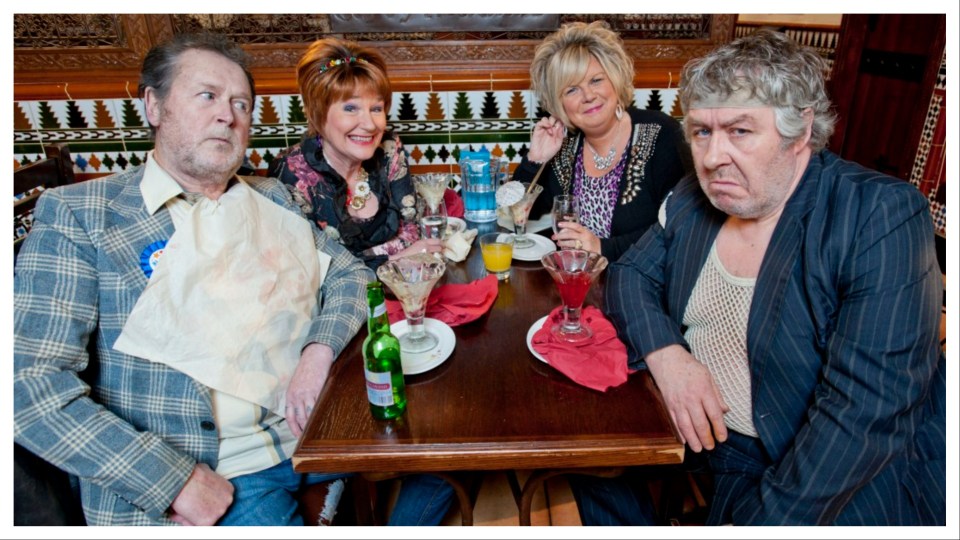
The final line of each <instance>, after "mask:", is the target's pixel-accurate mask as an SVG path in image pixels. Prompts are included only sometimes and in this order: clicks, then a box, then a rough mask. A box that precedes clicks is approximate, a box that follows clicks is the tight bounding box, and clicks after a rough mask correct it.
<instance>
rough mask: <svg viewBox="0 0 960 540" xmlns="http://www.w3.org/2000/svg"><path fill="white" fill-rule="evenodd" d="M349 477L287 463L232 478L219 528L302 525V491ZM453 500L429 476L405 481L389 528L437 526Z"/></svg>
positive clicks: (449, 489)
mask: <svg viewBox="0 0 960 540" xmlns="http://www.w3.org/2000/svg"><path fill="white" fill-rule="evenodd" d="M349 476H351V475H350V474H343V473H338V474H318V473H308V474H300V473H297V472H294V470H293V464H292V462H291V461H290V460H289V459H288V460H286V461H284V462H282V463H279V464H277V465H274V466H273V467H270V468H269V469H265V470H262V471H260V472H256V473H253V474H246V475H243V476H238V477H236V478H232V479H231V480H230V483H231V484H233V488H234V491H233V504H231V505H230V508H228V509H227V513H226V514H224V515H223V517H221V518H220V521H219V522H218V523H217V524H218V525H227V526H234V525H256V526H270V525H303V518H302V517H301V516H300V513H299V512H297V493H298V492H299V491H300V490H301V488H303V487H305V486H309V485H313V484H318V483H320V482H326V481H328V480H334V479H336V478H346V477H349ZM452 500H453V488H452V487H451V486H450V485H449V484H447V483H446V482H444V481H443V480H441V479H439V478H437V477H435V476H430V475H415V476H409V477H407V478H404V480H403V483H402V485H401V488H400V496H399V497H398V498H397V504H396V505H395V507H394V510H393V514H392V515H391V516H390V522H389V524H390V525H439V524H440V522H441V521H442V520H443V517H444V515H445V514H446V513H447V509H448V508H449V507H450V503H451V501H452Z"/></svg>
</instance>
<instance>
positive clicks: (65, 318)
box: [14, 167, 373, 525]
mask: <svg viewBox="0 0 960 540" xmlns="http://www.w3.org/2000/svg"><path fill="white" fill-rule="evenodd" d="M142 178H143V167H138V168H136V169H133V170H130V171H128V172H124V173H120V174H116V175H113V176H109V177H106V178H103V179H97V180H91V181H88V182H82V183H80V184H75V185H71V186H66V187H62V188H56V189H53V190H50V191H48V192H46V193H44V194H43V196H41V197H40V199H39V200H38V202H37V207H36V218H35V222H34V227H33V229H32V230H31V232H30V235H29V236H28V237H27V240H26V243H25V244H24V246H23V249H22V251H21V252H20V255H19V257H18V259H17V266H16V275H15V277H14V335H15V339H14V419H15V421H14V437H15V439H16V441H17V442H19V443H20V444H22V445H23V446H25V447H27V448H29V449H30V450H32V451H33V452H35V453H36V454H38V455H40V456H41V457H43V458H44V459H46V460H47V461H50V462H51V463H53V464H55V465H57V466H58V467H60V468H62V469H64V470H66V471H67V472H69V473H71V474H74V475H76V476H78V477H79V478H80V487H81V498H82V501H83V507H84V513H85V514H86V518H87V523H88V524H90V525H145V524H172V522H171V521H169V520H168V519H166V518H165V517H164V512H165V511H166V509H167V508H168V507H169V505H170V503H171V502H172V501H173V499H174V497H176V495H177V494H178V493H179V491H180V489H181V488H182V487H183V485H184V483H185V482H186V481H187V478H188V476H189V475H190V473H191V471H192V470H193V466H194V465H195V464H196V463H198V462H203V463H207V464H208V465H209V466H210V467H211V468H212V469H216V466H217V457H218V450H219V446H218V445H219V442H218V434H217V430H216V428H215V424H214V418H213V410H212V404H211V400H210V392H209V389H208V388H207V387H206V386H204V385H202V384H200V383H198V382H196V381H195V380H193V379H192V378H190V377H189V376H187V375H185V374H183V373H181V372H179V371H177V370H175V369H173V368H170V367H168V366H166V365H163V364H158V363H154V362H149V361H147V360H143V359H140V358H136V357H133V356H129V355H125V354H123V353H120V352H118V351H115V350H114V349H113V344H114V342H115V341H116V340H117V337H118V336H119V335H120V331H121V330H122V329H123V325H124V323H125V322H126V320H127V316H128V315H129V314H130V311H131V310H132V309H133V306H134V305H135V304H136V302H137V299H138V298H139V297H140V294H141V293H142V292H143V289H144V288H145V287H146V286H147V278H146V276H145V275H144V273H143V270H142V269H141V268H140V255H141V253H142V250H143V249H144V247H145V246H148V245H150V244H151V243H152V242H155V241H157V240H162V239H168V238H170V236H171V235H172V234H173V232H174V227H173V222H172V220H171V218H170V213H169V211H168V210H167V209H166V208H165V207H161V208H160V209H159V210H157V211H156V212H155V213H154V214H152V215H151V214H149V213H148V212H147V209H146V207H145V206H144V202H143V197H142V195H141V194H140V180H141V179H142ZM244 180H245V181H246V182H247V183H248V184H249V185H250V186H251V187H252V188H254V189H256V190H257V191H258V192H260V193H261V194H263V195H264V196H265V197H267V198H268V199H270V200H272V201H274V202H275V203H277V204H279V205H281V206H283V207H284V208H286V209H288V210H290V211H292V212H295V213H297V214H299V213H300V211H299V209H298V207H297V206H296V205H295V204H294V202H293V200H292V198H291V197H290V193H289V192H288V191H287V190H286V188H285V187H284V186H283V185H282V184H280V183H279V182H278V181H276V180H274V179H266V178H258V177H249V178H245V179H244ZM327 238H328V237H327V236H326V235H325V234H323V233H321V232H319V231H318V230H317V229H316V228H314V239H315V241H316V245H317V248H318V249H321V250H323V251H324V252H325V253H327V254H329V255H331V257H332V260H331V263H330V269H329V270H328V272H327V275H326V278H325V279H324V282H323V285H322V286H321V289H320V291H318V293H317V294H318V302H319V303H320V305H321V306H323V308H322V311H321V313H320V315H318V316H317V317H316V318H315V319H314V321H313V324H312V326H311V328H310V338H309V341H315V342H318V343H324V344H327V345H329V346H330V347H331V348H332V349H333V351H334V355H339V354H340V351H341V350H343V348H344V347H345V346H346V344H347V343H348V342H349V340H350V338H352V337H353V335H354V334H355V333H356V331H357V329H358V328H359V327H360V325H361V324H362V323H363V321H364V319H365V317H366V315H365V313H366V302H365V300H366V297H365V294H364V288H365V286H366V283H367V282H368V281H369V280H371V279H373V275H372V273H371V272H370V271H369V270H368V269H367V268H366V267H365V266H364V265H363V264H362V263H361V262H360V261H359V260H357V259H356V258H354V257H353V256H352V255H350V253H349V252H348V251H347V250H346V249H344V248H343V247H342V246H340V245H339V244H337V243H335V242H332V241H328V240H327ZM277 240H278V241H283V239H282V238H278V239H277Z"/></svg>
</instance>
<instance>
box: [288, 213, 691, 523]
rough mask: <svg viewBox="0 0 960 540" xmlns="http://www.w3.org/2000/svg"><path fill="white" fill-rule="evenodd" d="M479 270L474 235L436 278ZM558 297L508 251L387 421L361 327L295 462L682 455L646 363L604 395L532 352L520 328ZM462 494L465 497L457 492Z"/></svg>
mask: <svg viewBox="0 0 960 540" xmlns="http://www.w3.org/2000/svg"><path fill="white" fill-rule="evenodd" d="M471 226H474V225H473V224H471ZM482 231H483V229H481V232H482ZM484 275H485V271H484V269H483V260H482V259H481V257H480V249H479V247H478V246H476V245H475V246H474V247H473V249H472V250H471V253H470V256H469V257H468V258H467V260H466V261H464V262H462V263H457V264H449V265H448V267H447V272H446V274H445V276H444V282H446V283H466V282H469V281H472V280H474V279H478V278H481V277H483V276H484ZM601 279H602V277H601ZM601 293H602V283H599V284H597V285H595V286H594V287H593V288H592V290H591V292H590V294H589V296H588V298H587V302H586V304H587V305H594V306H599V305H600V303H601V300H602V294H601ZM559 304H560V295H559V294H558V292H557V290H556V287H555V286H554V284H553V281H552V279H551V278H550V275H549V274H548V273H547V271H546V270H544V269H543V267H542V266H541V264H540V262H539V261H537V262H520V261H516V260H515V261H514V263H513V268H512V275H511V277H510V279H509V281H505V282H500V284H499V294H498V297H497V300H496V302H495V303H494V305H493V307H492V308H491V310H490V311H489V312H488V313H487V314H486V315H484V316H483V317H481V318H480V319H478V320H476V321H473V322H471V323H468V324H465V325H461V326H458V327H455V328H454V332H455V333H456V337H457V344H456V348H455V349H454V351H453V354H452V355H451V356H450V358H449V359H448V360H447V361H446V362H444V363H443V364H441V365H440V366H438V367H436V368H434V369H433V370H431V371H428V372H426V373H422V374H420V375H414V376H407V377H406V385H407V400H408V402H407V412H406V414H405V415H404V416H403V417H401V418H399V419H397V420H393V421H378V420H375V419H374V418H373V417H372V416H371V414H370V411H369V408H368V405H367V399H366V393H365V385H364V378H363V360H362V355H361V351H360V346H361V343H362V341H363V339H364V337H365V336H366V329H361V330H360V332H359V333H358V335H357V336H356V337H355V338H354V339H353V341H352V342H351V343H350V344H349V345H348V346H347V348H346V349H345V350H344V352H343V354H341V356H340V358H339V360H338V361H337V362H336V364H335V365H334V367H333V369H332V371H331V373H330V378H329V380H328V381H327V384H326V387H325V388H324V391H323V393H322V394H321V396H320V399H319V402H318V406H317V407H315V408H314V412H313V415H312V416H311V418H310V421H309V423H308V425H307V428H306V431H305V433H304V436H303V437H302V438H301V440H300V444H299V446H298V447H297V450H296V452H295V453H294V456H293V463H294V468H295V469H296V470H297V471H300V472H360V473H373V474H375V473H413V472H449V471H480V470H509V469H524V470H526V469H534V470H537V469H550V470H558V469H573V468H575V469H582V470H587V469H596V468H607V467H623V466H630V465H654V464H676V463H681V462H682V461H683V453H684V452H683V445H682V444H681V443H680V442H679V440H678V438H677V436H676V434H675V432H674V430H673V428H672V426H671V424H670V422H669V419H668V416H667V414H666V411H665V408H664V406H663V403H662V400H661V398H660V394H659V392H658V391H657V389H656V387H655V386H654V384H653V382H652V380H651V378H650V376H649V374H648V373H647V372H645V371H644V372H639V373H635V374H633V375H631V376H630V379H629V380H628V382H627V383H626V384H623V385H621V386H619V387H617V388H612V389H609V390H607V392H604V393H602V392H598V391H595V390H591V389H588V388H585V387H582V386H579V385H577V384H576V383H574V382H572V381H570V380H569V379H568V378H566V376H564V375H563V374H561V373H560V372H558V371H556V370H555V369H553V368H552V367H550V366H549V365H547V364H545V363H543V362H541V361H539V360H537V359H536V358H535V357H534V356H533V355H532V354H531V353H530V351H529V350H528V349H527V345H526V334H527V330H528V329H529V328H530V327H531V325H532V324H533V323H534V322H535V321H537V320H538V319H539V318H541V317H542V316H544V315H546V314H547V313H549V312H550V310H551V309H552V308H554V307H556V306H558V305H559ZM551 474H553V473H543V474H534V475H533V476H532V477H531V480H530V481H528V483H527V485H526V487H525V488H524V493H523V499H524V500H523V501H518V504H521V524H524V523H523V521H524V518H526V521H527V524H528V523H529V502H530V499H531V496H532V493H533V491H534V490H535V489H536V488H537V487H538V486H539V485H540V484H541V483H542V482H543V480H545V479H546V478H547V477H549V476H550V475H551ZM531 482H533V483H531ZM458 496H460V497H461V503H462V502H463V501H462V499H463V494H462V493H461V492H460V491H459V490H458ZM524 504H525V505H526V508H525V510H526V514H524V508H523V505H524ZM462 507H463V504H461V510H462V511H463V510H464V509H463V508H462Z"/></svg>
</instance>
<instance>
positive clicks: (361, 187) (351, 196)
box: [347, 180, 370, 210]
mask: <svg viewBox="0 0 960 540" xmlns="http://www.w3.org/2000/svg"><path fill="white" fill-rule="evenodd" d="M369 198H370V183H369V182H367V181H366V180H361V181H359V182H357V185H355V186H354V188H353V191H352V192H348V193H347V204H349V205H350V208H353V209H354V210H360V209H362V208H363V207H364V206H366V205H367V199H369Z"/></svg>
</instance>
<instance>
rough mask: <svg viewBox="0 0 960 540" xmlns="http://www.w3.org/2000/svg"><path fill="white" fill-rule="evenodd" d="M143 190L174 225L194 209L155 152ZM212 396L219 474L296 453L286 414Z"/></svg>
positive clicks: (259, 467) (226, 396)
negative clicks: (282, 414) (278, 413)
mask: <svg viewBox="0 0 960 540" xmlns="http://www.w3.org/2000/svg"><path fill="white" fill-rule="evenodd" d="M232 187H233V186H232ZM232 187H231V188H228V189H232ZM140 192H141V194H142V195H143V201H144V204H145V205H146V207H147V210H148V211H149V212H150V213H151V214H154V213H156V211H157V210H159V209H160V207H166V208H167V210H168V211H169V212H170V217H171V219H172V220H173V226H174V227H177V226H178V225H180V224H182V223H183V221H184V220H185V219H186V218H187V215H188V214H189V212H190V208H191V203H189V202H187V200H186V199H184V198H182V197H180V196H179V195H180V194H182V193H184V191H183V188H182V187H180V184H178V183H177V182H176V180H174V179H173V177H171V176H170V175H169V174H168V173H167V172H166V171H164V170H163V168H161V167H160V165H159V164H157V162H156V160H154V159H153V152H150V154H148V157H147V163H146V167H145V170H144V175H143V180H142V182H141V183H140ZM210 398H211V401H212V403H213V414H214V419H215V420H216V423H217V428H218V429H219V437H220V452H219V462H218V464H217V473H218V474H220V475H221V476H224V477H225V478H233V477H235V476H240V475H243V474H249V473H254V472H258V471H261V470H264V469H267V468H269V467H272V466H274V465H276V464H278V463H280V462H282V461H285V460H286V459H288V458H289V457H290V456H291V455H292V454H293V450H294V448H295V447H296V445H297V439H296V437H294V436H293V433H291V432H290V429H289V427H288V425H287V422H286V421H284V418H283V417H281V416H279V415H277V414H274V413H272V412H270V411H269V410H267V409H266V408H265V407H261V406H259V405H256V404H254V403H251V402H249V401H246V400H243V399H240V398H237V397H234V396H231V395H229V394H225V393H223V392H218V391H216V390H213V389H210Z"/></svg>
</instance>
